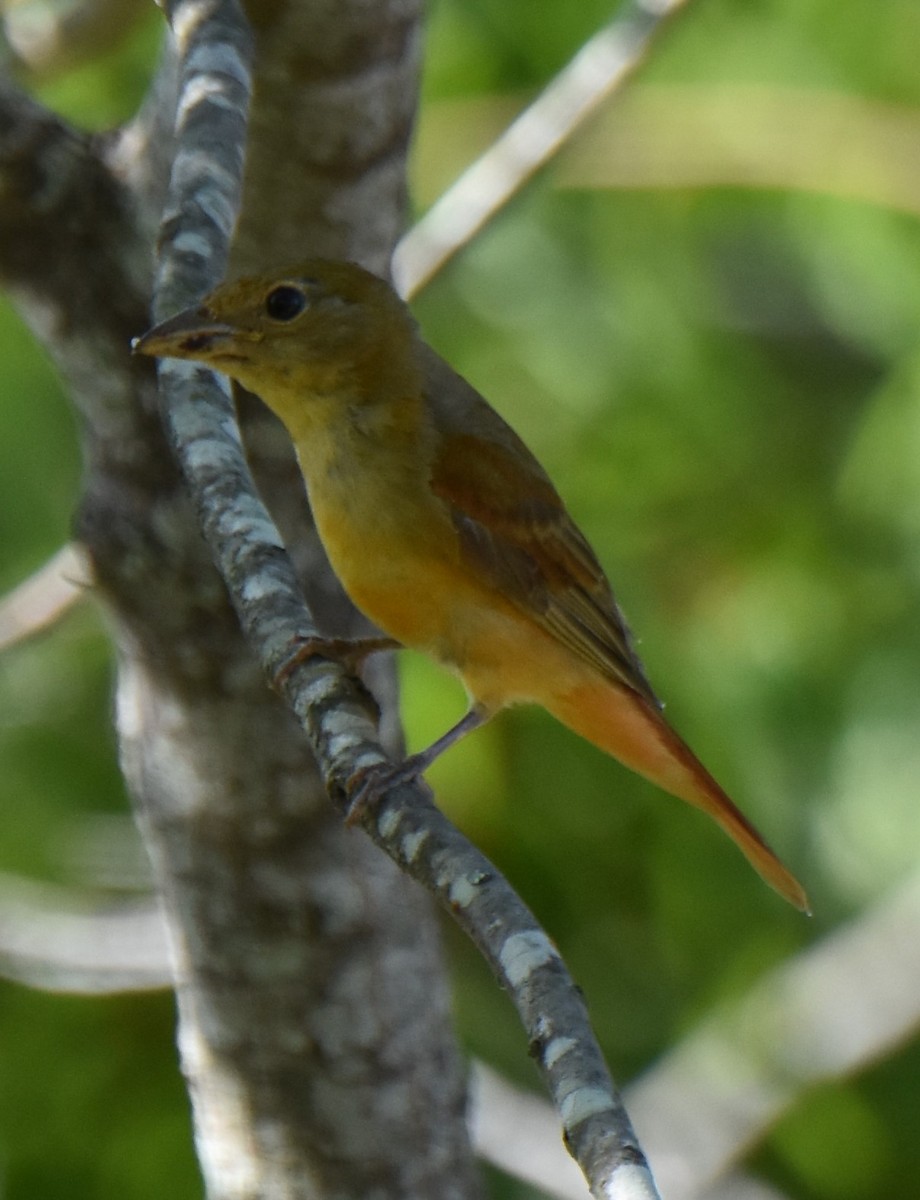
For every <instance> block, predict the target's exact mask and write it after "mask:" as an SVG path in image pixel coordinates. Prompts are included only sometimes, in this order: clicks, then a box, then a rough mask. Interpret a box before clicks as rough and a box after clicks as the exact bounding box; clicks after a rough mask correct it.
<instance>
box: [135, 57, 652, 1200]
mask: <svg viewBox="0 0 920 1200" xmlns="http://www.w3.org/2000/svg"><path fill="white" fill-rule="evenodd" d="M189 60H191V61H192V62H193V63H194V61H195V56H194V54H191V55H188V57H187V61H189ZM186 70H188V67H186ZM224 74H225V75H226V76H227V77H228V78H235V77H236V75H237V74H238V73H237V72H236V71H235V70H229V69H225V70H224ZM189 86H190V84H189V83H187V82H186V83H184V84H183V93H184V92H185V90H186V89H188V88H189ZM191 86H194V85H191ZM203 91H204V89H197V90H196V95H197V94H198V93H199V92H203ZM181 103H182V102H181V100H180V107H181ZM199 103H201V104H202V105H205V104H207V103H208V100H207V98H202V99H201V100H200V101H199ZM224 103H225V106H226V109H227V110H232V109H233V100H232V99H228V100H227V101H226V102H222V104H224ZM222 117H223V118H224V119H225V120H227V119H229V117H228V115H227V112H223V113H222ZM197 128H198V127H197V125H195V126H191V125H190V126H189V128H188V129H187V130H186V131H184V133H183V134H182V135H180V149H179V157H178V159H177V163H178V164H179V166H178V167H177V169H176V170H175V171H174V174H173V184H172V188H171V199H170V209H169V211H170V213H171V214H182V219H177V218H174V217H172V216H171V217H170V219H169V220H168V221H167V223H166V226H165V228H166V233H167V236H166V237H165V238H164V240H163V246H162V257H161V264H162V265H161V270H160V278H161V280H163V281H164V287H168V293H169V297H170V300H171V301H172V303H171V305H165V304H164V303H163V302H158V304H157V311H158V313H161V314H162V313H164V312H169V311H173V310H174V309H175V308H178V307H181V304H182V303H185V302H187V301H188V300H189V299H190V298H191V297H192V296H193V295H194V294H195V291H196V290H197V288H198V287H200V286H201V284H202V282H203V281H202V279H201V274H202V270H203V269H204V271H205V272H206V271H207V270H208V269H209V267H208V264H209V263H210V262H211V260H212V259H214V258H216V259H217V261H218V262H220V261H221V257H220V251H219V249H218V251H217V252H216V253H215V250H214V248H213V245H212V243H213V240H214V237H215V235H219V233H220V231H221V230H222V229H223V228H224V217H225V214H228V213H229V214H231V216H232V214H233V212H234V210H235V204H236V195H237V187H238V176H237V175H235V174H234V171H233V168H234V166H235V165H236V164H235V161H234V160H231V161H230V162H228V161H226V160H223V159H222V158H221V157H220V155H219V150H220V149H221V148H222V146H223V143H222V142H220V141H219V140H218V139H213V140H212V141H211V142H209V143H207V144H202V143H201V142H199V141H196V140H195V133H196V130H197ZM201 128H202V129H205V128H206V123H205V121H204V119H202V123H201ZM199 248H200V254H199V253H198V251H199ZM184 256H187V257H188V261H186V260H185V258H184ZM160 378H161V382H162V384H163V388H164V394H165V395H166V396H167V397H168V398H169V399H168V409H167V412H168V421H169V427H170V430H171V436H172V440H173V444H174V447H175V450H176V453H177V455H178V457H179V459H180V462H181V463H182V467H183V471H184V474H185V476H186V479H187V480H188V482H189V486H190V488H191V491H192V494H193V496H194V498H195V503H196V507H197V508H198V511H199V513H200V515H201V518H202V523H203V528H204V532H205V536H206V538H207V540H208V542H209V544H210V545H211V548H212V551H213V553H214V555H215V558H216V560H217V562H218V565H219V568H220V570H221V574H222V575H223V577H224V578H225V580H226V581H227V584H228V587H229V589H230V593H231V596H232V598H233V602H234V604H235V606H236V608H237V611H238V613H239V614H240V618H241V621H242V623H243V627H244V629H245V630H246V632H247V634H248V636H249V637H250V639H251V640H252V642H253V644H254V645H255V647H256V648H257V650H258V653H259V657H260V659H261V661H262V663H263V665H264V667H265V668H266V670H267V671H268V673H269V675H270V676H273V675H274V674H275V673H276V672H277V670H278V668H279V667H280V665H281V664H282V662H284V661H285V659H286V658H287V657H288V656H289V654H290V652H291V649H292V647H293V646H295V645H296V643H297V641H298V639H299V638H303V637H309V636H312V635H313V634H314V633H315V632H316V630H315V624H314V622H313V620H312V617H311V615H310V613H309V612H308V610H307V609H306V607H305V605H304V603H303V600H302V597H301V595H300V592H299V589H298V588H297V585H296V578H295V576H294V572H293V569H292V568H291V567H290V566H289V565H288V563H287V560H286V556H285V555H284V552H283V548H282V545H281V539H280V537H279V536H278V534H277V531H276V530H275V527H274V525H273V523H272V522H271V520H270V518H269V517H268V514H267V513H266V512H265V511H264V509H263V508H262V506H261V503H260V502H259V500H258V498H257V496H256V494H255V491H254V487H253V484H252V481H251V479H250V478H249V474H248V470H247V466H246V462H245V459H244V456H243V453H242V448H241V445H240V441H239V438H238V436H237V434H236V430H235V426H234V424H233V422H232V405H231V400H230V394H229V389H228V388H227V387H226V386H222V385H221V384H220V383H219V382H218V380H216V379H215V377H214V376H213V374H212V373H211V372H209V371H207V370H204V369H203V368H201V367H199V366H197V365H195V364H190V363H185V362H177V361H166V362H164V363H163V364H162V365H161V368H160ZM284 693H285V696H286V698H287V699H288V702H289V703H290V705H291V707H292V709H293V710H294V712H295V713H296V714H297V716H298V718H299V719H300V721H301V722H302V724H303V726H304V728H305V729H306V731H307V733H308V735H309V737H310V741H311V744H312V745H313V747H314V750H315V752H316V755H317V759H318V761H319V763H320V766H321V769H322V771H323V774H324V776H325V778H326V780H327V783H328V784H329V786H330V790H331V791H332V792H333V793H334V794H337V795H338V796H339V797H340V798H341V799H343V800H344V799H345V795H344V787H343V783H344V781H346V780H349V779H351V778H352V777H353V776H354V775H355V773H356V772H357V771H359V770H360V769H361V768H363V767H366V766H369V765H371V764H373V763H375V762H382V761H386V754H385V752H384V750H383V748H382V746H381V745H380V742H379V739H378V737H377V734H376V729H375V716H376V713H375V711H374V708H373V706H372V705H371V704H370V703H369V702H368V701H369V697H368V696H367V694H366V693H365V692H364V690H363V689H362V688H360V687H359V686H358V685H357V683H356V682H355V681H353V680H350V679H348V678H347V677H346V676H344V675H343V673H342V671H341V670H340V668H339V667H338V666H337V665H336V664H334V663H332V662H327V661H323V660H312V661H310V662H308V663H307V664H305V665H303V666H301V667H299V668H298V669H296V670H295V671H293V672H291V673H290V674H289V675H288V676H287V678H286V680H285V683H284ZM362 824H363V826H364V828H365V829H366V830H367V832H368V833H370V834H371V836H372V837H373V838H374V840H375V841H376V842H377V844H378V845H379V846H381V848H382V849H384V850H385V851H386V852H387V853H388V854H389V855H390V857H391V858H392V859H393V860H394V861H395V862H397V863H398V864H399V866H400V867H401V868H402V869H403V870H404V871H406V872H407V873H409V874H411V875H412V876H413V877H414V878H416V879H418V880H419V882H421V883H422V884H423V885H424V886H425V887H426V888H428V890H429V891H431V892H432V893H433V894H434V895H435V896H436V897H437V898H438V899H439V901H440V902H441V903H442V904H443V905H444V907H445V908H446V909H447V910H448V911H449V912H450V913H451V914H452V915H453V916H454V918H455V919H456V920H457V921H458V922H459V923H460V925H461V926H462V927H463V928H464V929H465V930H466V932H467V933H468V934H469V935H470V936H471V937H472V938H473V940H474V941H475V942H476V944H477V945H478V946H479V948H480V950H481V951H482V952H483V954H484V955H485V956H486V958H487V960H488V961H489V963H490V965H491V967H492V969H493V971H494V972H495V974H496V976H497V978H498V979H499V980H500V981H501V983H502V985H503V986H504V987H506V988H507V989H508V990H509V992H510V993H511V995H512V998H513V1000H514V1002H515V1004H516V1006H517V1008H518V1012H519V1014H520V1017H521V1020H522V1022H523V1024H524V1028H525V1031H526V1034H527V1038H528V1042H529V1044H530V1047H531V1052H532V1054H533V1055H534V1057H535V1059H536V1060H537V1062H538V1064H539V1066H540V1067H541V1070H542V1071H543V1073H544V1076H545V1078H546V1081H547V1084H548V1086H549V1088H550V1091H551V1093H552V1095H553V1097H554V1100H555V1102H556V1104H557V1107H558V1109H559V1111H560V1114H561V1117H562V1124H563V1128H564V1130H565V1135H566V1139H567V1143H568V1145H569V1147H570V1149H571V1151H572V1153H573V1155H574V1156H575V1158H576V1159H577V1161H578V1162H579V1164H580V1165H581V1166H582V1169H583V1170H584V1172H585V1175H586V1177H587V1178H588V1180H589V1183H590V1185H591V1188H592V1191H593V1193H594V1195H595V1196H598V1197H602V1196H603V1197H609V1198H611V1200H613V1198H616V1197H619V1196H624V1197H625V1196H627V1195H628V1196H630V1197H632V1198H639V1197H643V1196H644V1197H653V1196H655V1195H656V1194H657V1193H656V1192H655V1189H654V1184H653V1182H652V1179H651V1175H650V1174H649V1172H648V1169H647V1165H646V1163H645V1159H644V1157H643V1155H642V1152H641V1150H640V1149H639V1146H638V1143H637V1141H636V1138H635V1135H634V1134H633V1132H632V1129H631V1127H630V1125H629V1120H628V1117H627V1115H626V1113H625V1111H624V1109H623V1107H622V1104H621V1102H620V1100H619V1097H618V1095H617V1092H616V1090H615V1088H614V1086H613V1084H612V1082H611V1080H610V1078H609V1074H608V1072H607V1069H606V1067H605V1065H604V1061H603V1057H602V1055H601V1052H600V1049H599V1047H598V1046H597V1043H596V1040H595V1038H594V1036H593V1033H592V1031H591V1028H590V1023H589V1020H588V1016H587V1012H586V1010H585V1006H584V1002H583V1000H582V998H581V995H580V993H579V991H578V990H577V988H576V987H575V986H574V984H573V982H572V980H571V979H570V977H569V976H568V973H567V972H566V970H565V967H564V965H563V963H562V960H561V958H560V956H559V954H558V952H557V951H556V950H555V948H554V947H553V946H552V944H551V943H550V941H549V939H548V937H547V936H546V934H545V933H543V931H542V930H541V929H540V928H539V926H538V925H537V923H536V921H535V919H534V917H533V916H532V914H531V913H530V912H529V911H528V910H527V908H526V907H525V906H524V905H523V904H522V902H521V901H520V900H519V898H518V897H517V896H516V895H515V893H514V892H513V891H512V889H511V888H510V886H509V885H508V884H507V882H506V881H505V880H504V879H503V878H502V876H501V875H500V874H499V873H498V872H497V871H496V869H495V868H494V867H493V866H492V865H491V864H490V863H489V862H488V861H487V860H486V859H485V858H484V857H483V856H482V855H481V854H480V853H479V852H478V851H477V850H476V849H475V848H474V847H473V846H472V845H471V844H470V843H469V842H468V841H467V840H466V839H465V838H463V837H462V835H460V834H459V833H458V832H457V830H455V829H454V828H453V827H452V826H451V825H450V823H449V822H447V821H446V819H445V818H444V817H443V816H442V815H441V814H440V813H439V812H438V811H437V810H436V809H435V808H434V807H433V806H432V805H431V804H430V803H429V801H428V799H427V795H426V789H424V788H423V787H419V786H407V787H403V788H399V789H396V790H394V791H393V792H392V793H390V794H389V795H388V796H387V797H386V799H385V801H384V802H383V803H382V804H381V805H380V806H379V808H377V809H376V811H375V812H373V813H368V814H366V815H365V817H364V819H363V820H362Z"/></svg>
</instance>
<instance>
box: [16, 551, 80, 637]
mask: <svg viewBox="0 0 920 1200" xmlns="http://www.w3.org/2000/svg"><path fill="white" fill-rule="evenodd" d="M91 584H92V579H91V576H90V572H89V568H88V565H87V563H86V560H85V557H84V555H83V554H82V552H81V550H80V548H79V546H76V545H75V544H74V543H73V542H68V543H67V545H66V546H62V547H61V549H60V550H58V552H57V553H56V554H55V555H53V556H52V557H51V558H49V560H48V561H47V562H46V563H45V564H44V565H43V566H41V567H39V569H38V570H37V571H36V572H35V573H34V574H33V575H30V576H29V578H28V579H24V580H23V582H22V583H20V584H19V586H18V587H15V588H14V589H13V591H11V592H9V593H8V594H7V595H6V596H3V597H0V652H2V651H4V650H7V649H9V647H11V646H15V645H17V644H18V643H19V642H24V641H26V640H27V639H28V638H30V637H34V636H35V635H36V634H38V633H42V632H43V631H44V630H46V629H48V628H49V627H50V626H51V625H54V624H55V623H56V622H57V621H59V620H60V619H61V618H62V617H63V616H65V615H66V614H67V613H68V612H70V610H71V609H72V608H73V607H74V605H76V604H77V603H78V602H79V601H80V600H82V599H84V597H85V596H86V589H87V588H88V587H90V586H91Z"/></svg>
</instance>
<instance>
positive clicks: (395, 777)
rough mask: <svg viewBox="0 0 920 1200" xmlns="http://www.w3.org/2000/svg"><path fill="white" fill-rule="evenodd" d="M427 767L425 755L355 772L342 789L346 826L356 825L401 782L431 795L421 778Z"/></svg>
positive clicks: (412, 756) (383, 763)
mask: <svg viewBox="0 0 920 1200" xmlns="http://www.w3.org/2000/svg"><path fill="white" fill-rule="evenodd" d="M427 766H428V760H427V757H426V756H425V755H424V754H411V755H410V756H409V757H408V758H405V759H403V761H402V762H400V763H391V762H381V763H374V765H373V766H370V767H363V768H362V769H361V770H360V771H356V772H355V773H354V775H352V776H351V778H350V779H349V780H348V782H347V784H346V786H345V794H346V796H347V798H348V807H347V808H346V810H345V824H346V825H357V824H358V822H359V821H360V820H361V818H362V817H363V816H364V815H365V813H366V812H367V811H368V809H370V808H374V807H376V806H377V805H378V804H379V803H380V801H381V800H382V799H383V798H384V796H386V794H387V793H388V792H391V791H392V790H393V789H394V788H397V787H400V786H401V785H402V784H404V783H415V784H419V785H420V786H421V787H423V788H424V789H425V791H427V792H428V793H429V795H430V794H431V789H430V788H429V787H428V785H427V784H426V783H425V781H424V780H423V779H422V778H421V775H422V772H423V771H424V770H425V768H426V767H427Z"/></svg>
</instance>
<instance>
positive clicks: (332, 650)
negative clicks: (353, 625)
mask: <svg viewBox="0 0 920 1200" xmlns="http://www.w3.org/2000/svg"><path fill="white" fill-rule="evenodd" d="M401 648H402V647H401V643H400V642H397V641H396V640H395V638H390V637H364V638H337V637H322V636H320V635H317V636H314V637H302V638H297V639H296V640H295V642H294V643H293V648H292V650H291V652H290V654H289V655H288V657H287V658H286V659H285V660H284V662H283V663H282V664H281V666H280V667H279V668H278V670H277V671H276V672H275V674H274V675H273V677H272V685H273V686H274V688H275V690H276V691H280V689H281V686H282V685H283V684H284V682H285V681H286V680H287V679H288V678H289V677H290V675H291V673H292V672H293V671H295V670H296V669H297V667H299V666H300V665H301V663H305V662H308V661H309V660H310V659H311V658H328V659H330V660H331V661H332V662H337V663H340V664H341V665H342V667H343V668H344V669H345V671H347V673H348V674H349V675H355V676H357V674H358V669H359V667H360V666H361V663H362V662H363V661H364V660H365V658H367V656H368V655H369V654H378V653H379V652H380V651H381V650H399V649H401Z"/></svg>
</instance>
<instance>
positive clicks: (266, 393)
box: [132, 259, 415, 410]
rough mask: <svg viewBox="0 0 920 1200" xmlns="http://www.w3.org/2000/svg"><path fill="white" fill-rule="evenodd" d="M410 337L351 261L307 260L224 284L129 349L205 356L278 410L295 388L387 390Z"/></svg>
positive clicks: (400, 311)
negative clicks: (280, 269)
mask: <svg viewBox="0 0 920 1200" xmlns="http://www.w3.org/2000/svg"><path fill="white" fill-rule="evenodd" d="M414 338H415V325H414V322H413V320H412V317H411V316H410V314H409V311H408V309H407V308H406V306H405V305H404V304H403V302H402V301H401V300H400V299H399V297H398V296H397V295H396V293H395V292H394V291H393V289H392V288H391V287H390V286H389V284H387V283H385V282H384V281H383V280H382V279H379V278H378V277H377V276H376V275H372V274H371V273H370V272H369V271H365V270H364V269H363V268H362V267H359V266H356V265H355V264H354V263H348V262H332V261H328V260H325V259H310V260H307V261H306V262H302V263H299V264H297V265H296V266H293V267H290V268H288V269H286V270H282V271H278V272H273V273H271V274H266V275H259V276H251V277H249V278H245V279H238V280H236V281H235V282H232V283H225V284H222V285H221V286H220V287H218V288H216V289H215V290H214V291H213V292H211V293H210V295H208V296H206V297H205V298H204V300H203V301H202V302H201V304H200V305H197V306H196V307H194V308H188V309H186V310H185V311H183V312H180V313H179V314H178V315H177V316H174V317H170V318H169V320H166V321H163V322H161V323H160V324H159V325H156V326H155V327H154V328H153V329H151V330H150V331H149V332H147V333H145V334H144V335H143V336H142V337H140V338H137V339H136V340H135V341H134V343H133V344H132V349H133V351H134V353H135V354H149V355H154V356H156V357H159V358H185V359H192V360H194V361H196V362H201V363H206V364H207V365H208V366H210V367H213V368H214V369H215V370H218V371H222V372H224V373H225V374H227V375H230V376H231V377H232V378H234V379H237V380H239V382H240V383H242V384H243V386H244V387H247V388H249V390H250V391H253V392H256V393H257V394H258V395H260V396H261V397H262V398H263V399H264V400H265V401H266V402H267V403H268V404H269V405H271V407H273V408H275V409H276V410H277V409H283V408H284V407H285V406H286V405H287V404H288V403H289V402H290V397H291V396H292V395H294V394H296V395H299V396H301V397H303V396H304V395H309V394H311V393H312V394H332V393H335V392H341V393H342V394H345V393H348V394H350V395H351V397H352V398H354V397H355V395H356V394H361V393H364V392H368V393H370V392H371V391H372V392H374V393H375V394H378V395H379V394H380V393H381V390H382V391H383V392H385V391H386V390H387V383H388V381H390V380H391V379H392V378H393V377H394V375H397V376H398V374H399V373H400V372H402V373H405V371H406V370H407V369H408V364H409V363H411V358H412V346H413V343H414Z"/></svg>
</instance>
